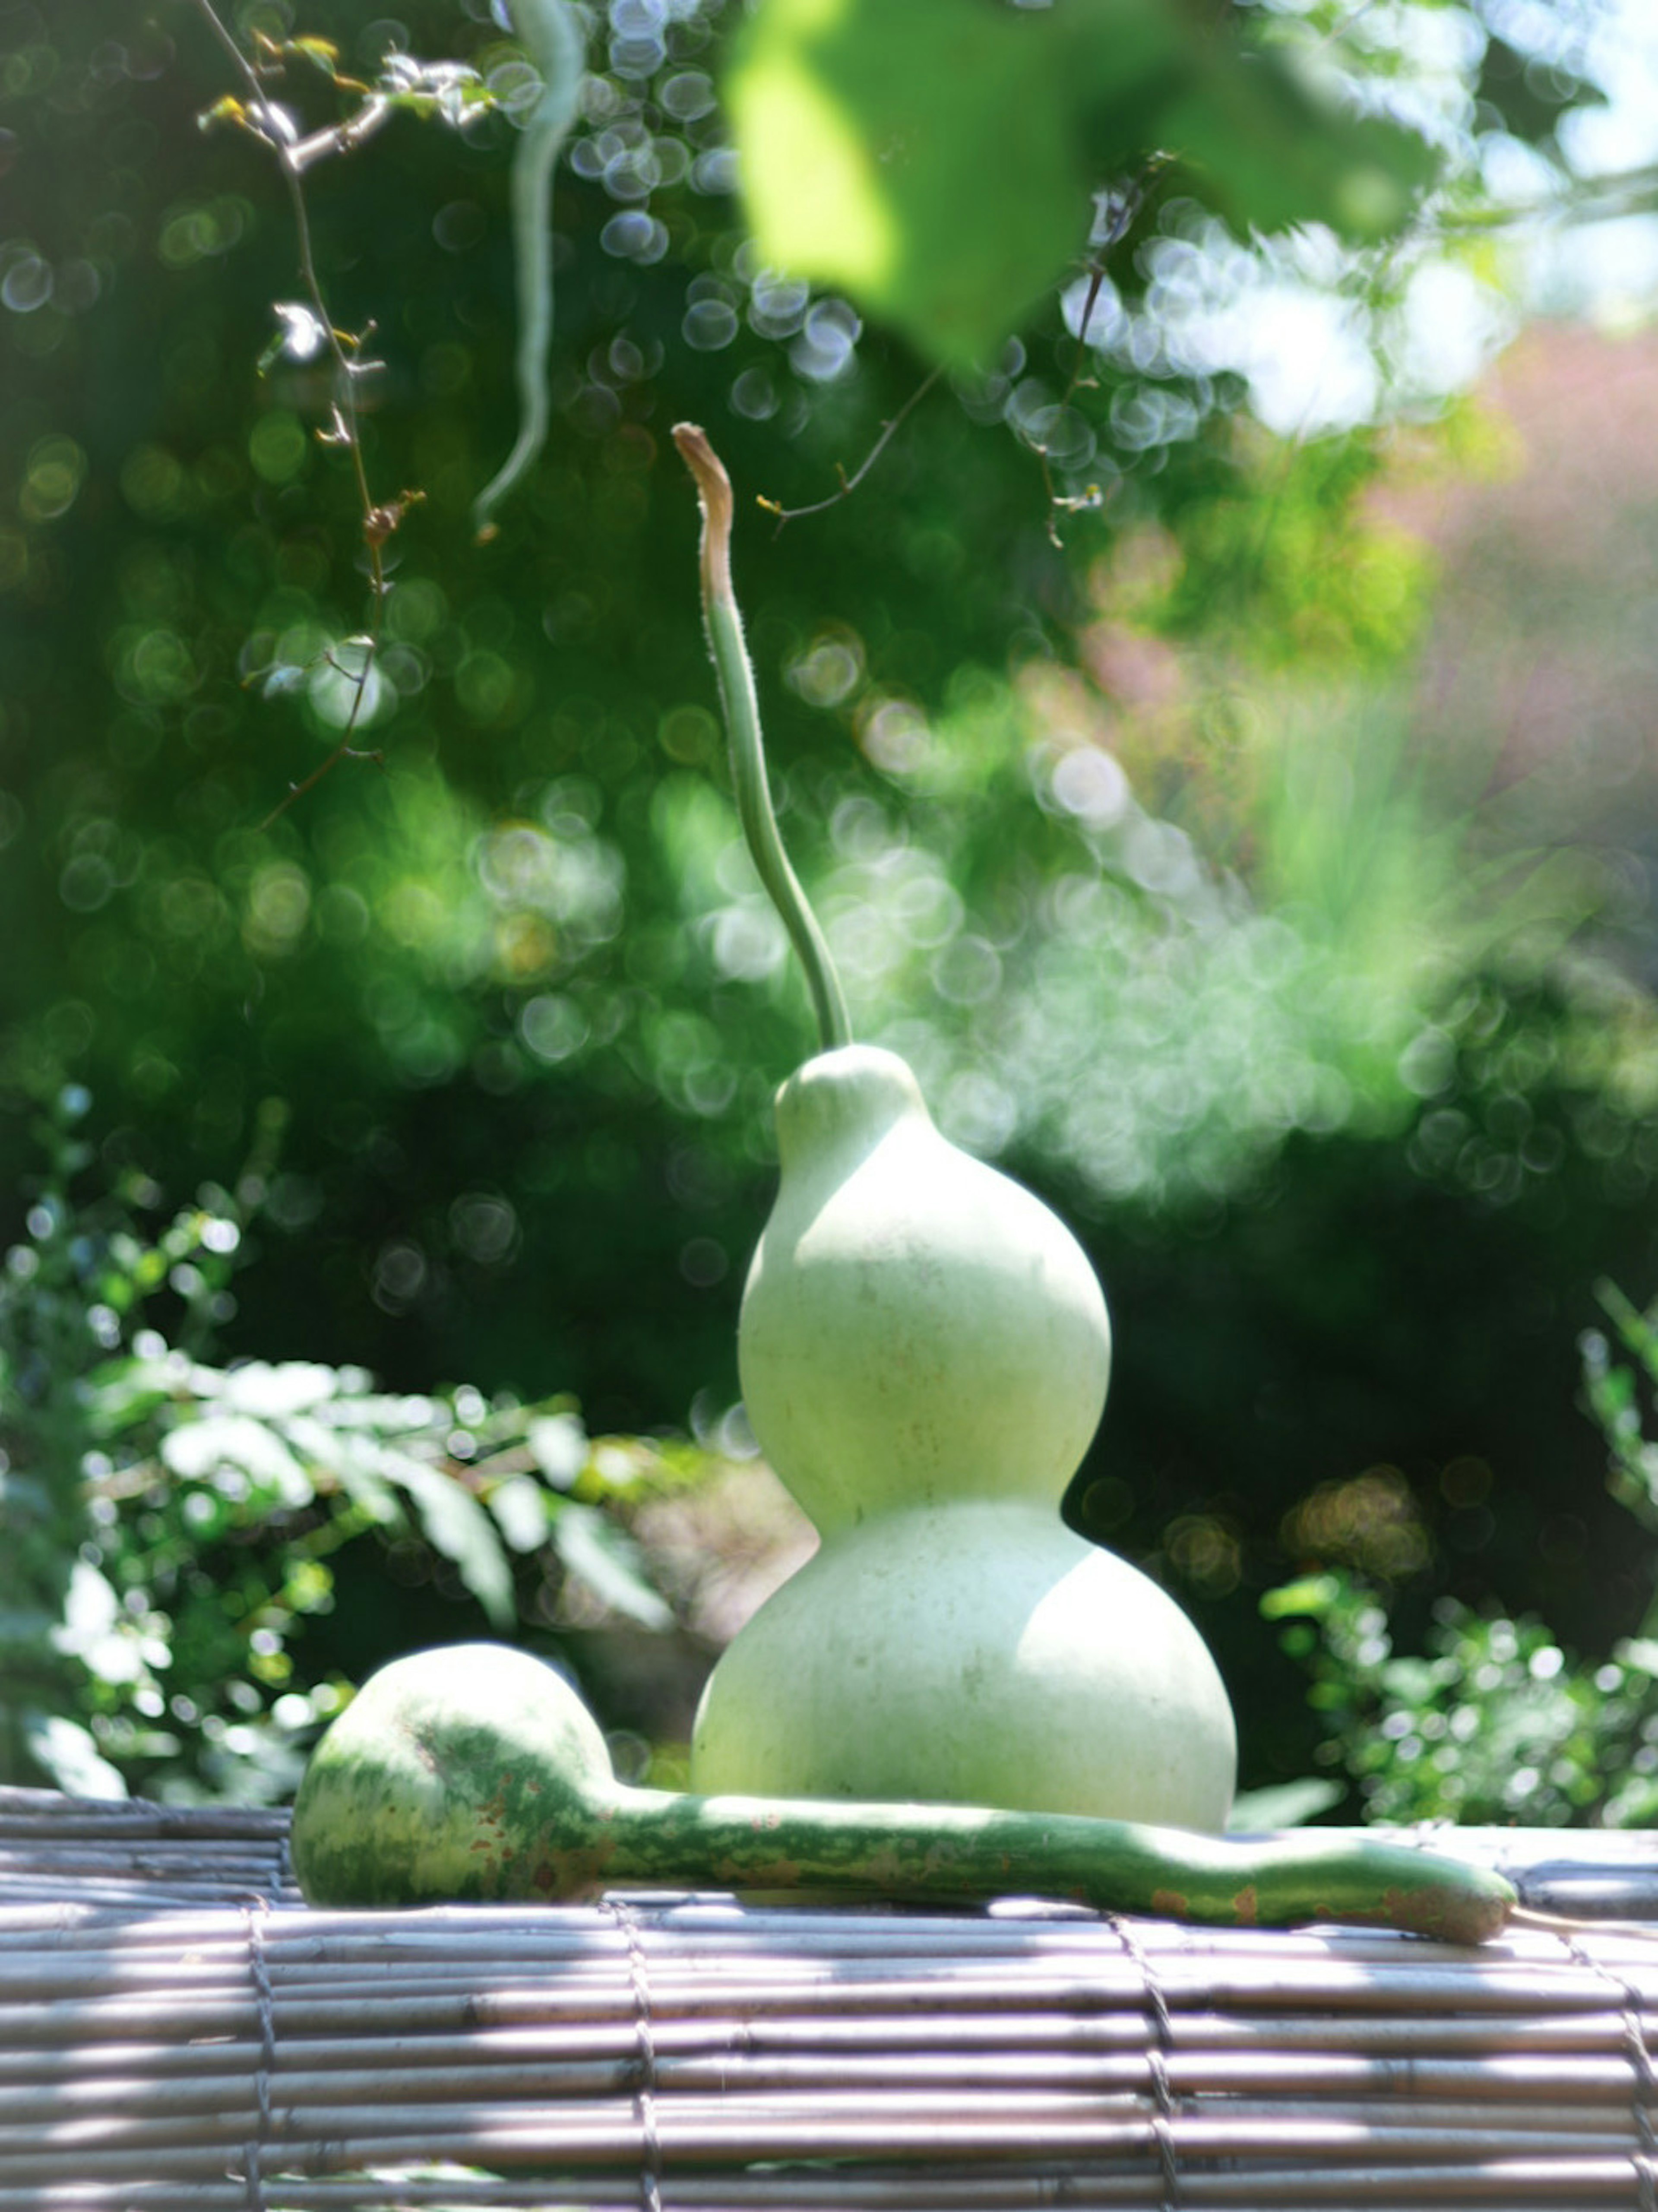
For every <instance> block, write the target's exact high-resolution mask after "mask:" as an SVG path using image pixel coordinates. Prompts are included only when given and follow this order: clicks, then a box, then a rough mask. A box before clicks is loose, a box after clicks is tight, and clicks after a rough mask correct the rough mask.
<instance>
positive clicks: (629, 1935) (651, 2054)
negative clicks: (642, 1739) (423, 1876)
mask: <svg viewBox="0 0 1658 2212" xmlns="http://www.w3.org/2000/svg"><path fill="white" fill-rule="evenodd" d="M599 1908H600V1910H601V1911H604V1912H608V1913H609V1914H610V1917H611V1918H612V1919H613V1920H614V1921H615V1923H616V1926H617V1928H619V1929H621V1931H622V1936H623V1941H624V1942H625V1943H626V1944H627V1946H628V1981H629V1986H630V1988H631V1989H632V1991H633V2000H634V2025H635V2033H636V2034H637V2036H638V2038H639V2087H638V2088H637V2090H636V2091H635V2094H634V2115H635V2118H636V2119H637V2120H638V2123H639V2142H640V2158H639V2202H640V2207H641V2212H662V2145H661V2142H660V2139H659V2136H658V2135H657V2131H656V2037H655V2034H654V2032H653V2028H652V2025H651V1978H650V1969H649V1966H648V1965H647V1961H646V1958H645V1948H644V1945H643V1944H642V1943H641V1942H640V1940H639V1919H638V1916H637V1914H636V1913H635V1911H634V1909H633V1907H632V1906H631V1905H628V1904H624V1902H623V1899H621V1898H619V1897H604V1898H601V1899H599ZM1642 2212H1647V2208H1646V2207H1645V2206H1644V2205H1643V2207H1642ZM1655 2212H1658V2208H1655Z"/></svg>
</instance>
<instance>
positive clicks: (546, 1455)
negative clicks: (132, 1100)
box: [0, 1091, 707, 1803]
mask: <svg viewBox="0 0 1658 2212" xmlns="http://www.w3.org/2000/svg"><path fill="white" fill-rule="evenodd" d="M89 1103H90V1102H89V1100H88V1098H87V1097H86V1094H85V1093H84V1092H76V1091H70V1092H68V1093H66V1094H65V1095H64V1097H63V1098H62V1099H60V1100H59V1101H58V1109H57V1111H56V1113H55V1115H53V1116H52V1119H51V1120H50V1121H46V1122H44V1123H43V1124H42V1125H41V1127H40V1129H39V1135H40V1137H41V1139H42V1140H43V1142H44V1143H45V1144H46V1146H47V1148H48V1150H49V1153H50V1166H49V1171H48V1172H47V1174H46V1176H44V1177H43V1178H42V1180H41V1182H40V1185H39V1188H38V1190H37V1192H36V1193H35V1194H34V1196H33V1200H32V1203H31V1204H30V1206H29V1209H28V1213H27V1219H26V1223H25V1232H26V1233H25V1237H24V1239H23V1241H22V1242H21V1243H17V1244H15V1245H14V1246H13V1247H12V1248H11V1249H10V1251H9V1253H8V1254H7V1255H6V1261H5V1267H4V1270H3V1273H0V1506H3V1509H4V1525H5V1528H6V1534H7V1538H8V1542H7V1544H6V1546H5V1547H4V1549H3V1551H0V1683H3V1692H0V1781H3V1782H15V1781H20V1780H23V1781H27V1780H33V1779H36V1778H45V1779H46V1780H49V1781H51V1782H52V1783H54V1784H57V1785H58V1787H59V1788H63V1789H68V1790H76V1791H79V1792H82V1793H83V1794H88V1795H92V1796H111V1795H120V1794H122V1793H123V1791H124V1790H125V1786H126V1784H129V1783H131V1782H134V1781H137V1782H139V1783H141V1784H142V1786H143V1788H144V1789H145V1790H146V1791H148V1792H149V1794H150V1795H152V1796H162V1797H166V1798H172V1799H177V1798H179V1797H187V1796H196V1795H200V1794H206V1795H210V1796H215V1797H227V1796H228V1797H234V1798H237V1799H240V1800H244V1801H252V1802H267V1803H268V1802H277V1801H279V1800H281V1799H282V1798H284V1797H286V1796H288V1795H289V1794H290V1793H291V1791H292V1790H293V1788H294V1786H295V1783H296V1782H297V1780H298V1778H299V1772H300V1768H301V1752H302V1748H303V1747H304V1745H305V1744H306V1743H307V1741H308V1739H309V1735H310V1734H311V1733H312V1732H313V1729H314V1724H315V1723H317V1722H318V1721H319V1720H322V1719H326V1718H327V1717H328V1716H329V1715H330V1714H331V1713H332V1712H333V1711H336V1710H337V1707H338V1705H339V1704H340V1703H341V1702H342V1699H343V1696H344V1695H345V1694H346V1692H347V1689H348V1688H349V1685H348V1684H346V1683H344V1682H343V1681H342V1680H341V1679H340V1678H339V1677H338V1676H337V1674H329V1673H323V1674H319V1673H318V1671H317V1669H316V1668H315V1666H314V1664H313V1656H312V1653H311V1651H310V1650H308V1649H307V1648H296V1639H298V1638H300V1637H301V1632H302V1630H303V1629H304V1627H305V1626H306V1625H307V1622H308V1621H311V1620H314V1619H315V1618H316V1617H317V1616H319V1615H324V1614H327V1613H331V1612H332V1610H333V1608H334V1604H335V1589H336V1569H337V1561H339V1560H340V1559H343V1555H345V1553H347V1550H348V1547H351V1546H353V1545H354V1544H355V1545H357V1546H358V1547H359V1548H360V1549H361V1540H362V1539H364V1538H366V1537H372V1538H373V1539H374V1540H375V1541H376V1542H377V1543H378V1545H379V1546H380V1547H383V1551H385V1552H389V1553H390V1554H391V1558H392V1563H393V1566H394V1571H395V1566H396V1562H397V1559H398V1553H403V1554H404V1555H408V1554H413V1555H414V1563H415V1564H416V1566H417V1567H422V1568H423V1567H424V1565H425V1562H426V1561H427V1560H428V1559H434V1560H435V1561H437V1562H438V1563H439V1565H440V1569H443V1570H446V1571H440V1572H439V1574H438V1576H437V1578H436V1580H437V1589H438V1592H439V1594H440V1595H447V1596H448V1597H450V1598H452V1599H453V1600H470V1601H471V1606H472V1607H473V1608H475V1609H476V1612H477V1613H480V1614H481V1615H482V1616H483V1620H484V1621H487V1623H488V1625H489V1627H490V1628H491V1629H493V1630H494V1631H495V1632H496V1633H497V1634H501V1633H507V1634H510V1633H512V1632H513V1631H514V1630H515V1629H517V1628H518V1627H519V1624H520V1621H522V1622H523V1623H524V1625H525V1626H526V1627H530V1628H533V1629H538V1630H539V1631H540V1632H541V1636H542V1640H543V1641H544V1642H545V1640H546V1631H547V1630H548V1628H549V1627H550V1626H553V1625H554V1624H556V1620H557V1619H558V1617H559V1610H558V1609H559V1604H560V1599H561V1591H562V1584H563V1583H564V1582H565V1581H566V1580H567V1578H568V1577H575V1578H576V1579H577V1580H578V1581H579V1582H580V1583H583V1584H585V1586H586V1589H587V1590H588V1592H589V1593H590V1595H591V1596H592V1598H593V1599H594V1600H595V1601H597V1603H598V1606H599V1607H602V1608H603V1609H604V1611H605V1612H607V1613H610V1614H611V1615H616V1616H620V1617H622V1618H624V1619H627V1620H634V1621H637V1622H640V1623H641V1624H642V1625H643V1626H646V1627H647V1628H652V1629H661V1628H665V1627H666V1626H668V1625H669V1624H670V1622H671V1619H672V1613H671V1608H670V1607H669V1605H668V1603H667V1601H665V1598H664V1597H663V1596H662V1595H660V1594H659V1591H658V1590H657V1589H655V1588H654V1587H653V1585H652V1583H650V1581H649V1580H648V1579H647V1577H646V1576H645V1574H644V1573H643V1572H642V1571H641V1561H640V1558H639V1555H638V1553H637V1551H636V1549H635V1546H634V1545H633V1543H632V1541H631V1539H630V1538H629V1534H628V1533H627V1530H626V1528H625V1527H624V1526H623V1524H622V1522H621V1521H620V1520H619V1519H618V1518H616V1516H615V1515H614V1514H613V1513H609V1512H607V1511H606V1510H604V1509H605V1508H606V1507H607V1506H610V1505H613V1504H615V1503H616V1501H617V1500H623V1499H635V1498H637V1497H638V1496H640V1495H648V1494H650V1492H652V1491H653V1489H660V1488H662V1487H664V1486H675V1485H677V1484H679V1483H682V1482H683V1481H686V1480H691V1479H692V1478H693V1477H694V1476H695V1475H696V1474H700V1473H701V1472H702V1470H703V1469H704V1468H705V1467H706V1465H707V1459H706V1455H704V1454H702V1453H701V1452H700V1451H699V1450H698V1449H696V1448H695V1446H691V1445H687V1444H678V1445H675V1444H672V1443H644V1442H643V1441H641V1440H639V1439H633V1438H598V1439H594V1438H591V1437H588V1436H587V1434H586V1431H584V1429H583V1427H582V1425H581V1422H580V1417H579V1415H578V1413H577V1410H576V1408H575V1406H574V1402H573V1401H570V1400H568V1399H565V1398H558V1399H552V1400H547V1401H543V1402H541V1403H539V1404H536V1405H530V1406H521V1405H519V1403H518V1402H517V1401H515V1400H514V1399H513V1398H511V1397H509V1396H507V1395H497V1396H496V1397H495V1399H494V1400H493V1401H490V1400H486V1399H485V1398H484V1396H483V1394H482V1393H481V1392H480V1391H478V1390H476V1389H470V1388H462V1389H447V1390H443V1391H437V1392H432V1393H429V1394H427V1395H420V1396H412V1395H401V1394H400V1395H387V1394H386V1393H384V1392H379V1391H376V1390H375V1389H374V1385H373V1383H372V1381H371V1378H370V1377H369V1376H367V1375H366V1374H365V1373H363V1372H362V1370H360V1369H352V1368H334V1367H325V1366H323V1365H321V1364H319V1363H316V1362H310V1361H288V1362H285V1363H282V1364H276V1365H272V1364H268V1363H266V1362H264V1361H246V1362H242V1363H240V1364H237V1365H234V1366H232V1367H228V1368H225V1367H216V1366H213V1365H210V1364H208V1363H207V1361H206V1360H205V1358H203V1356H202V1349H203V1346H207V1345H210V1343H211V1342H212V1340H213V1338H214V1337H215V1335H216V1333H217V1330H218V1328H219V1327H220V1326H222V1323H223V1322H225V1321H226V1320H228V1317H229V1315H230V1313H231V1312H232V1311H233V1310H234V1297H232V1295H231V1293H230V1291H228V1287H227V1286H228V1281H229V1279H230V1273H231V1269H232V1267H233V1265H234V1255H236V1253H237V1251H238V1249H239V1248H240V1244H241V1242H242V1232H243V1228H244V1225H245V1221H246V1209H247V1206H249V1204H251V1203H252V1202H253V1201H254V1200H256V1198H257V1194H258V1185H259V1181H260V1178H259V1177H258V1175H257V1173H250V1174H248V1175H246V1176H244V1177H243V1178H242V1180H241V1184H240V1190H239V1194H238V1195H237V1196H234V1197H233V1196H232V1195H231V1194H229V1193H228V1192H224V1191H217V1190H211V1189H210V1190H207V1191H204V1192H203V1194H202V1199H201V1202H200V1203H199V1204H197V1206H194V1207H191V1208H190V1209H189V1210H187V1211H186V1212H183V1213H180V1214H179V1215H178V1216H176V1217H175V1218H174V1219H173V1221H172V1222H171V1223H170V1224H169V1225H167V1226H166V1227H165V1228H163V1229H161V1231H160V1232H159V1234H154V1235H151V1234H149V1233H147V1232H146V1231H145V1230H144V1228H143V1225H142V1216H143V1212H145V1211H147V1210H150V1209H153V1207H154V1206H155V1203H156V1200H157V1199H158V1198H159V1193H157V1192H156V1191H155V1188H153V1186H149V1184H147V1182H146V1181H145V1179H144V1178H143V1176H137V1175H133V1174H129V1175H128V1176H125V1178H124V1179H123V1187H122V1188H121V1189H120V1190H119V1191H118V1193H116V1194H111V1195H109V1196H107V1197H105V1198H101V1199H93V1200H88V1201H82V1200H78V1199H77V1198H76V1195H75V1193H74V1190H73V1188H72V1187H73V1184H74V1182H75V1181H76V1178H77V1177H78V1176H81V1175H82V1173H83V1172H84V1171H85V1170H87V1168H88V1166H89V1165H90V1164H91V1163H92V1160H93V1157H94V1156H93V1153H92V1150H91V1148H90V1147H89V1146H87V1145H85V1144H84V1143H83V1142H82V1141H81V1140H80V1139H78V1138H76V1136H75V1134H74V1130H75V1128H76V1125H77V1124H79V1123H80V1122H81V1121H82V1120H83V1119H84V1117H85V1115H86V1113H87V1111H88V1107H89ZM158 1298H159V1299H160V1300H161V1302H162V1303H163V1304H171V1305H172V1306H173V1308H174V1309H175V1310H176V1312H177V1315H178V1329H177V1334H178V1336H179V1343H178V1344H177V1345H169V1344H168V1342H167V1339H166V1338H165V1337H164V1336H163V1335H161V1334H160V1332H159V1331H158V1330H157V1329H156V1328H155V1327H153V1326H152V1325H150V1324H149V1318H148V1315H149V1307H150V1305H151V1304H153V1303H154V1302H155V1301H156V1300H157V1299H158ZM186 1345H188V1346H191V1349H189V1350H186V1349H185V1348H184V1347H185V1346H186ZM421 1578H422V1579H423V1575H422V1577H421ZM461 1620H464V1616H457V1625H459V1622H460V1621H461ZM362 1648H363V1647H361V1645H359V1650H362Z"/></svg>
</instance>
